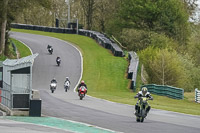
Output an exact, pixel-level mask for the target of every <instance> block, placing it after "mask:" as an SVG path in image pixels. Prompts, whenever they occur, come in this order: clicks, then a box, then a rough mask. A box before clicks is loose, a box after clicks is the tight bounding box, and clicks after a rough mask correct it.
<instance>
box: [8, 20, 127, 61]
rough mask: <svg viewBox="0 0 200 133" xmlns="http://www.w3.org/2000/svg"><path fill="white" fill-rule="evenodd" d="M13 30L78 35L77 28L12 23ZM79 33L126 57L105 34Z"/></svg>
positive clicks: (80, 30) (95, 32)
mask: <svg viewBox="0 0 200 133" xmlns="http://www.w3.org/2000/svg"><path fill="white" fill-rule="evenodd" d="M11 28H16V29H27V30H38V31H45V32H55V33H66V34H76V33H77V31H76V29H75V28H74V29H70V28H56V27H47V26H38V25H27V24H17V23H12V24H11ZM78 33H79V35H84V36H88V37H91V38H92V39H94V40H96V41H97V42H98V43H99V44H100V45H101V46H103V47H104V48H106V49H109V50H111V52H112V53H113V55H114V56H119V57H123V56H124V52H123V50H122V49H121V48H120V47H119V46H118V45H117V44H116V43H115V42H114V41H113V40H110V39H109V38H108V37H106V36H105V35H104V34H102V33H100V32H97V31H91V30H84V29H79V31H78Z"/></svg>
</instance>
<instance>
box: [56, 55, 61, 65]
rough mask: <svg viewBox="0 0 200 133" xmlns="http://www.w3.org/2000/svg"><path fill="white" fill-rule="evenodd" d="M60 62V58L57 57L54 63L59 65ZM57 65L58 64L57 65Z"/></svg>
mask: <svg viewBox="0 0 200 133" xmlns="http://www.w3.org/2000/svg"><path fill="white" fill-rule="evenodd" d="M60 62H61V59H60V57H59V56H58V57H57V58H56V63H57V64H58V63H60ZM58 65H59V64H58Z"/></svg>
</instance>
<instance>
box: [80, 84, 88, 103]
mask: <svg viewBox="0 0 200 133" xmlns="http://www.w3.org/2000/svg"><path fill="white" fill-rule="evenodd" d="M86 93H87V89H86V87H85V86H81V87H80V88H79V92H78V95H79V97H80V100H82V99H83V97H85V94H86Z"/></svg>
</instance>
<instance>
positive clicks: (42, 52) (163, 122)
mask: <svg viewBox="0 0 200 133" xmlns="http://www.w3.org/2000/svg"><path fill="white" fill-rule="evenodd" d="M11 36H12V37H13V38H16V39H18V40H20V41H22V42H24V43H26V44H27V45H28V46H29V47H30V48H31V49H32V50H33V53H39V56H38V57H37V58H36V59H35V62H34V65H33V89H38V90H40V95H41V99H42V114H43V115H46V116H52V117H56V118H62V119H66V120H73V121H78V122H82V123H87V124H90V125H95V126H98V127H102V128H104V129H109V130H111V131H116V132H125V133H138V132H140V133H146V132H148V133H161V132H162V133H199V132H200V116H193V115H185V114H180V113H174V112H170V111H163V110H155V109H152V110H151V111H150V113H149V114H148V116H147V119H145V120H144V123H137V122H136V120H135V119H136V118H135V116H134V114H133V112H134V106H131V105H125V104H119V103H113V102H109V101H106V100H102V99H97V98H93V97H90V96H86V97H85V98H84V99H83V100H79V97H78V95H77V93H75V92H74V87H75V86H76V85H77V83H78V82H79V80H80V77H81V72H82V69H81V55H80V53H79V51H77V49H76V48H74V47H73V46H72V45H70V44H69V43H67V42H64V41H61V40H58V39H55V38H51V37H45V36H40V35H32V34H25V33H17V32H12V33H11ZM48 44H50V45H52V46H53V48H54V52H53V55H50V54H49V53H48V51H47V48H46V47H47V45H48ZM57 56H60V57H61V60H62V61H61V66H60V67H58V66H56V62H55V59H56V57H57ZM119 58H120V57H119ZM66 76H68V77H69V78H70V80H71V83H72V86H71V89H70V90H69V92H64V88H63V84H64V80H65V77H66ZM53 77H55V78H56V79H57V81H58V88H57V89H56V91H55V93H51V92H50V90H49V84H50V80H51V79H52V78H53ZM86 83H87V81H86ZM88 91H89V88H88Z"/></svg>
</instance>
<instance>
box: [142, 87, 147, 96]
mask: <svg viewBox="0 0 200 133" xmlns="http://www.w3.org/2000/svg"><path fill="white" fill-rule="evenodd" d="M147 92H148V89H147V87H142V94H143V95H145V94H146V93H147Z"/></svg>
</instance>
